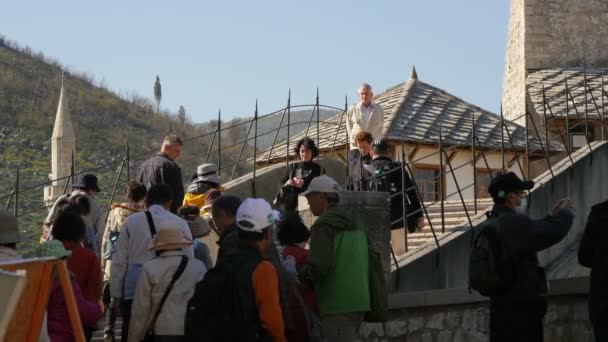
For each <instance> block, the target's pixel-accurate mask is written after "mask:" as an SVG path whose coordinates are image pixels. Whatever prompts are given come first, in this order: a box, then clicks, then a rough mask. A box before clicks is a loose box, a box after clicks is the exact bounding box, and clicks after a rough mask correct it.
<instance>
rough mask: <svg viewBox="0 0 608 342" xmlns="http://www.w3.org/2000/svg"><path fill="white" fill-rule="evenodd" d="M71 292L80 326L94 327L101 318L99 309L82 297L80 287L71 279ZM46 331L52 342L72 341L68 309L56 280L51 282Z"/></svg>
mask: <svg viewBox="0 0 608 342" xmlns="http://www.w3.org/2000/svg"><path fill="white" fill-rule="evenodd" d="M72 290H73V291H74V297H75V299H76V306H78V314H79V315H80V320H81V321H82V324H83V325H84V326H87V327H94V326H95V324H97V321H98V320H99V318H101V308H100V307H99V305H97V304H96V303H97V302H96V301H95V302H90V301H88V300H86V299H84V297H83V296H82V293H81V292H80V287H79V286H78V282H76V281H75V279H72ZM47 317H48V321H47V329H48V332H49V337H50V338H51V341H53V342H70V341H74V333H73V331H72V326H71V325H70V317H69V316H68V308H67V306H66V304H65V297H64V296H63V290H62V289H61V286H60V284H59V281H58V280H55V281H54V282H53V287H52V289H51V294H50V296H49V303H48V306H47Z"/></svg>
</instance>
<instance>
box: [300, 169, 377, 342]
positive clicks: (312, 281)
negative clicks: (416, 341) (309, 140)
mask: <svg viewBox="0 0 608 342" xmlns="http://www.w3.org/2000/svg"><path fill="white" fill-rule="evenodd" d="M338 190H339V186H338V184H337V183H336V181H335V180H333V179H332V178H330V177H328V176H320V177H316V178H314V179H313V180H312V182H311V183H310V185H309V187H308V190H307V191H306V192H304V193H303V195H304V196H306V199H307V200H308V204H309V206H310V210H311V211H312V213H313V215H315V216H318V217H319V218H318V219H317V220H316V222H315V223H314V224H313V225H312V228H311V238H310V257H309V259H308V262H307V264H306V265H305V266H304V267H303V268H302V269H301V270H300V272H299V274H298V277H299V279H300V282H301V283H302V284H305V285H308V286H310V285H312V286H314V288H315V293H316V296H317V302H318V304H319V311H320V314H321V322H322V328H323V334H324V337H325V338H326V339H327V341H330V342H333V341H354V340H356V339H357V333H358V330H359V326H360V325H361V321H362V320H363V315H364V313H365V312H367V311H369V310H370V294H369V264H368V247H367V234H366V232H365V230H363V228H362V227H361V225H360V223H359V221H358V220H357V219H356V216H355V212H354V211H352V210H350V209H349V208H344V207H341V206H337V204H338V202H339V200H340V198H339V196H338Z"/></svg>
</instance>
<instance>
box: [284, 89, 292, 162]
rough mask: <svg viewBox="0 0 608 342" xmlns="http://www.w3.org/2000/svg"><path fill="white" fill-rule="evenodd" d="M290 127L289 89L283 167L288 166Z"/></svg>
mask: <svg viewBox="0 0 608 342" xmlns="http://www.w3.org/2000/svg"><path fill="white" fill-rule="evenodd" d="M290 126H291V89H289V97H288V98H287V140H285V150H286V151H285V167H288V166H289V142H290V140H289V139H290V136H289V129H290Z"/></svg>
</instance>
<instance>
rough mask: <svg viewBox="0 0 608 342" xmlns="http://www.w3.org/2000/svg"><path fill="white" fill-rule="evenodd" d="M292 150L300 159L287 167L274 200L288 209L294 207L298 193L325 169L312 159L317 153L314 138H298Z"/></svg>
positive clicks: (293, 208)
mask: <svg viewBox="0 0 608 342" xmlns="http://www.w3.org/2000/svg"><path fill="white" fill-rule="evenodd" d="M294 152H295V153H296V154H297V155H298V156H299V157H300V161H299V162H297V163H292V164H289V166H288V167H287V172H286V173H285V177H283V179H282V180H281V184H282V187H281V192H280V193H279V195H278V196H277V200H276V203H277V204H283V205H284V206H285V208H286V209H290V210H295V209H296V207H297V201H298V195H299V194H300V193H302V192H304V191H306V189H308V186H309V185H310V182H311V181H312V180H313V178H315V177H319V176H320V175H322V174H324V173H325V170H323V168H322V167H321V166H320V165H319V164H317V163H316V162H314V161H313V158H314V157H316V156H317V155H318V154H319V149H318V148H317V146H316V145H315V142H314V140H312V139H310V138H308V137H306V138H302V139H300V141H298V144H297V145H296V148H295V149H294Z"/></svg>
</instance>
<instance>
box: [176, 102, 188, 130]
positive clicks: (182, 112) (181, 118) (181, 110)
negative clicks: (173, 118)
mask: <svg viewBox="0 0 608 342" xmlns="http://www.w3.org/2000/svg"><path fill="white" fill-rule="evenodd" d="M177 119H178V120H179V122H180V123H181V124H182V127H185V126H186V108H184V106H179V111H178V112H177Z"/></svg>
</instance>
